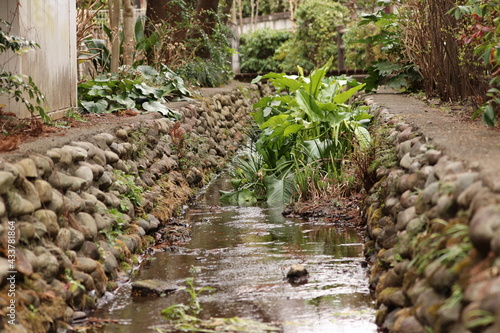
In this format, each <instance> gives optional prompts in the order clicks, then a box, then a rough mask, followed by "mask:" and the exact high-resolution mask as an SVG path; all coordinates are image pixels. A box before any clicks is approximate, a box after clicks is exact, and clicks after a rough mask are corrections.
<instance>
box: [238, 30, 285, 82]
mask: <svg viewBox="0 0 500 333" xmlns="http://www.w3.org/2000/svg"><path fill="white" fill-rule="evenodd" d="M290 37H291V33H290V32H289V31H275V30H258V31H255V32H253V33H249V34H245V35H243V36H241V39H240V45H241V46H240V54H241V56H240V59H241V72H242V73H267V72H278V71H279V70H280V67H279V61H278V60H276V59H275V58H274V54H275V52H276V50H277V49H278V48H279V47H280V46H281V44H283V43H284V42H286V41H287V40H288V39H290Z"/></svg>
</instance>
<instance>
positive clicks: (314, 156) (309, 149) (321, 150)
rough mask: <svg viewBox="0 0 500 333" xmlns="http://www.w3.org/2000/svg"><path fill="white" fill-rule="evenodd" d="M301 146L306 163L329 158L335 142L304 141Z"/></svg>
mask: <svg viewBox="0 0 500 333" xmlns="http://www.w3.org/2000/svg"><path fill="white" fill-rule="evenodd" d="M303 145H304V149H305V153H306V155H307V157H308V162H312V161H317V160H320V159H324V158H329V157H330V154H331V153H332V152H334V150H335V142H334V141H333V140H323V141H321V140H320V139H314V140H307V141H304V143H303Z"/></svg>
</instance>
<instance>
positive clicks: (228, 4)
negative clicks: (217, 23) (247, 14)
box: [221, 0, 233, 25]
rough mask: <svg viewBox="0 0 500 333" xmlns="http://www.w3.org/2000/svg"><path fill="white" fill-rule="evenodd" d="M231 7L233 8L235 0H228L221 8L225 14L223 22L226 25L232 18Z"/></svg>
mask: <svg viewBox="0 0 500 333" xmlns="http://www.w3.org/2000/svg"><path fill="white" fill-rule="evenodd" d="M231 8H233V0H226V1H225V2H224V5H223V6H222V8H221V13H222V14H224V17H223V18H222V23H224V24H226V25H227V23H228V22H229V21H230V18H231Z"/></svg>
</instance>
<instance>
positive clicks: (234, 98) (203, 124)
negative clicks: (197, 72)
mask: <svg viewBox="0 0 500 333" xmlns="http://www.w3.org/2000/svg"><path fill="white" fill-rule="evenodd" d="M260 97H261V96H260V93H259V89H257V87H256V86H255V85H252V86H250V85H245V86H243V85H239V86H238V87H236V88H234V89H232V90H231V89H226V90H223V89H221V90H220V91H219V92H218V93H216V94H215V95H213V96H211V97H203V98H201V99H198V100H195V101H193V102H191V103H188V104H186V105H184V106H182V107H179V108H178V109H177V111H179V112H181V113H182V115H183V118H182V120H181V121H179V122H176V123H174V122H172V121H170V120H168V119H166V118H161V117H160V116H158V117H145V118H144V121H134V122H128V123H127V121H126V119H124V120H120V121H118V122H117V124H116V126H114V128H112V129H111V131H106V132H102V133H99V134H96V135H94V136H93V137H91V138H86V139H85V140H78V139H75V140H74V141H71V142H70V143H68V144H65V145H62V146H59V147H54V148H50V149H49V150H48V151H46V153H45V154H43V153H36V152H35V153H11V154H6V155H2V156H1V158H0V221H1V224H0V239H1V241H2V244H3V251H4V256H2V257H0V286H1V291H0V312H1V313H2V316H0V318H1V319H0V327H3V330H5V331H6V332H30V333H36V332H47V331H56V330H57V329H64V328H66V327H67V326H68V323H70V322H71V321H72V320H73V317H74V316H75V314H78V312H79V311H85V310H88V309H91V308H92V307H93V306H94V305H95V303H96V301H97V299H98V298H99V297H101V296H102V295H103V294H104V293H105V292H106V291H107V290H112V289H113V288H114V287H115V286H116V284H115V283H114V282H113V281H114V280H116V279H117V278H119V277H121V276H123V274H125V273H124V272H126V271H129V270H130V268H131V267H132V266H133V265H134V263H135V261H134V260H136V257H135V256H134V254H138V253H142V251H144V249H145V248H147V247H148V246H150V245H151V244H153V243H154V242H155V239H154V235H155V233H156V232H157V231H158V230H160V229H161V228H163V227H165V225H167V224H168V221H169V219H170V218H171V217H172V216H174V215H175V213H176V212H178V210H179V209H180V208H181V207H182V205H183V204H184V203H186V202H188V201H189V200H190V198H192V197H193V195H194V193H195V192H196V190H197V189H199V188H200V187H201V186H202V185H203V184H204V182H205V181H206V179H207V177H209V176H210V174H213V173H215V172H217V171H219V170H220V169H221V167H222V166H223V165H224V164H225V163H226V162H227V161H228V158H229V157H230V155H231V154H232V153H233V152H235V151H236V149H237V148H238V146H239V145H240V144H241V141H242V140H243V139H244V135H243V134H242V132H243V131H242V130H243V126H244V125H245V123H246V121H247V119H248V114H249V113H250V111H251V110H252V105H253V104H254V103H255V102H256V101H257V100H258V99H259V98H260ZM184 134H187V135H186V136H185V135H184ZM40 148H43V147H38V151H40V150H42V151H43V149H40ZM13 324H15V325H13Z"/></svg>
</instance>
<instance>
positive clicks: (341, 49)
mask: <svg viewBox="0 0 500 333" xmlns="http://www.w3.org/2000/svg"><path fill="white" fill-rule="evenodd" d="M336 30H337V48H338V60H337V67H338V69H339V70H340V71H343V70H345V45H344V42H343V39H342V36H343V35H344V33H345V29H344V26H343V25H339V26H337V27H336Z"/></svg>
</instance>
